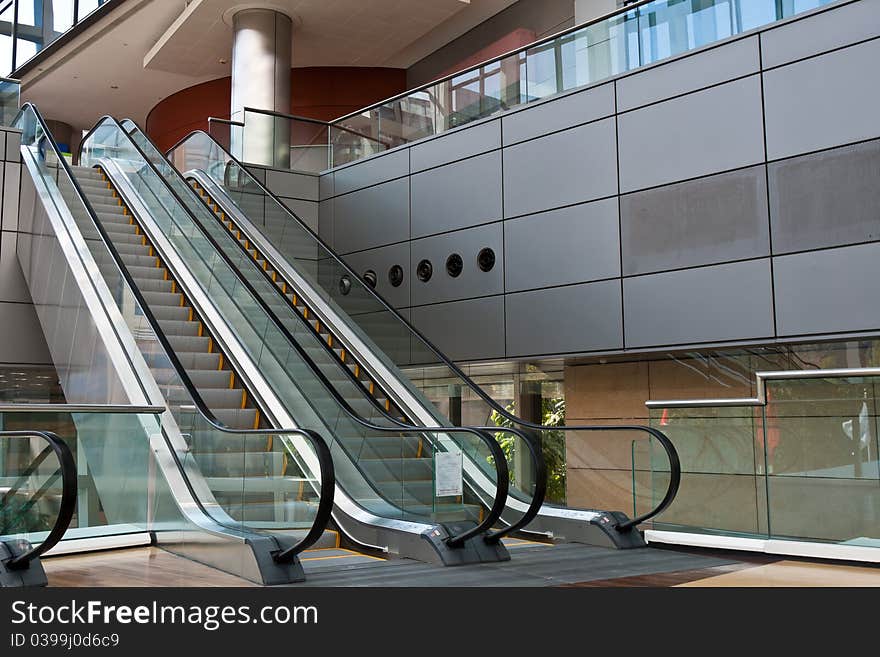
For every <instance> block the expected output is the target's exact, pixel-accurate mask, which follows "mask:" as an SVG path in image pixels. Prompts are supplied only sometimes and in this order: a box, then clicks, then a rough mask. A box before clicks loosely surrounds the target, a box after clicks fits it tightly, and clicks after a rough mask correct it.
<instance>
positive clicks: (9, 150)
mask: <svg viewBox="0 0 880 657" xmlns="http://www.w3.org/2000/svg"><path fill="white" fill-rule="evenodd" d="M5 133H6V157H5V159H6V160H7V161H9V162H21V131H19V130H9V129H7V130H5Z"/></svg>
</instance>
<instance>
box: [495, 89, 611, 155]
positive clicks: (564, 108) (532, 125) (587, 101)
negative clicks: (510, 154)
mask: <svg viewBox="0 0 880 657" xmlns="http://www.w3.org/2000/svg"><path fill="white" fill-rule="evenodd" d="M613 114H614V85H613V84H603V85H600V86H598V87H592V88H590V89H586V90H584V91H579V92H577V93H573V94H570V95H568V96H563V97H561V98H556V99H553V100H550V101H547V102H543V103H538V104H536V105H532V106H527V107H526V108H525V109H523V110H521V111H518V112H511V113H510V114H508V115H506V116H504V118H503V123H504V145H505V146H510V145H512V144H516V143H519V142H521V141H526V140H528V139H534V138H536V137H542V136H544V135H546V134H549V133H551V132H555V131H557V130H567V129H568V128H571V127H572V126H576V125H579V124H581V123H589V122H591V121H595V120H597V119H602V118H605V117H608V116H611V115H613Z"/></svg>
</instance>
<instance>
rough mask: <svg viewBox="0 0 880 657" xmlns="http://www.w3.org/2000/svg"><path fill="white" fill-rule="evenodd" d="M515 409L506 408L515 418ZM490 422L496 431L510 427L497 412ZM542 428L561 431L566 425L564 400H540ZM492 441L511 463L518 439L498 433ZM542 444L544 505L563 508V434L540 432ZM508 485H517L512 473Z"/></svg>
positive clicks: (513, 407) (559, 398)
mask: <svg viewBox="0 0 880 657" xmlns="http://www.w3.org/2000/svg"><path fill="white" fill-rule="evenodd" d="M515 409H516V405H515V404H514V403H510V404H508V405H507V406H506V407H505V410H507V412H508V413H511V414H512V415H515V414H516V410H515ZM489 419H490V421H491V422H492V423H493V424H494V425H495V426H497V427H512V426H513V423H512V422H511V421H510V420H509V419H507V418H506V417H504V416H502V415H500V414H499V413H497V412H496V411H492V415H491V416H490V418H489ZM541 424H543V425H544V426H550V427H560V426H563V425H564V424H565V398H564V397H556V398H543V399H542V400H541ZM495 438H496V439H497V440H498V443H499V444H500V445H501V449H502V450H503V451H504V455H505V456H506V457H507V460H508V462H512V460H513V458H514V455H515V452H516V445H517V442H518V441H519V438H517V437H516V436H514V435H512V434H509V433H497V434H495ZM541 441H542V447H543V451H544V461H545V462H546V464H547V501H548V502H552V503H554V504H565V432H563V431H543V432H541ZM510 477H511V481H510V483H511V485H515V484H516V476H515V473H514V472H512V471H511V473H510Z"/></svg>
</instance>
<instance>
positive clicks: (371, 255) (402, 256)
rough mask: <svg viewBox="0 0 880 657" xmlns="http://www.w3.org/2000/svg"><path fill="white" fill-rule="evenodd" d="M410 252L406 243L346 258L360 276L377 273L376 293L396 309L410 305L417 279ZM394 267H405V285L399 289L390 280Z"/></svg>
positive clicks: (354, 254)
mask: <svg viewBox="0 0 880 657" xmlns="http://www.w3.org/2000/svg"><path fill="white" fill-rule="evenodd" d="M409 252H410V242H404V243H402V244H392V245H391V246H383V247H380V248H378V249H370V250H369V251H361V252H360V253H352V254H350V255H347V256H345V261H346V262H347V263H348V264H349V265H350V266H351V268H352V269H354V271H355V272H356V273H357V274H358V275H359V276H363V275H364V272H366V271H367V270H368V269H372V270H373V271H374V272H376V281H377V284H376V291H377V292H378V293H379V294H381V295H382V297H384V298H385V300H386V301H388V302H389V303H390V304H391V305H392V306H394V307H395V308H402V307H406V306H409V305H410V288H411V286H412V281H413V280H414V278H415V277H414V276H412V275H411V274H412V268H411V267H410V264H409ZM394 265H400V266H401V267H403V283H401V285H400V286H399V287H392V285H391V283H390V282H389V280H388V270H389V269H391V267H393V266H394Z"/></svg>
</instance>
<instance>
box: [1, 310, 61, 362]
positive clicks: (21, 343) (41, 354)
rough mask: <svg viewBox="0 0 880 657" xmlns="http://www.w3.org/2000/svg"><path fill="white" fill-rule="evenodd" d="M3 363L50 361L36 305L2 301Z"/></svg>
mask: <svg viewBox="0 0 880 657" xmlns="http://www.w3.org/2000/svg"><path fill="white" fill-rule="evenodd" d="M0 317H2V318H3V321H2V322H0V363H27V364H33V365H37V364H40V365H42V364H51V363H52V357H51V356H50V355H49V347H48V346H46V339H45V338H44V337H43V329H42V327H41V326H40V321H39V320H38V319H37V313H36V311H35V310H34V307H33V306H32V305H31V304H29V303H0Z"/></svg>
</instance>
